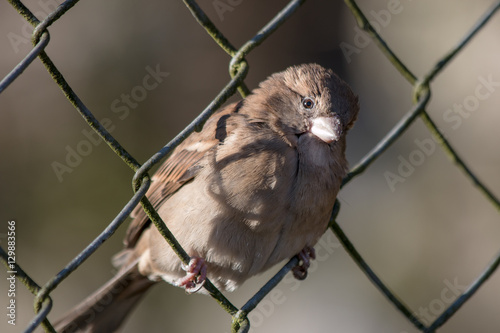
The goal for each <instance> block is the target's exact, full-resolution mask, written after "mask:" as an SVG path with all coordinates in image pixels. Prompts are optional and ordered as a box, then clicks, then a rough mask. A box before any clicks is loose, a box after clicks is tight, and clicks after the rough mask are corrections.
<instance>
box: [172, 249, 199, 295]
mask: <svg viewBox="0 0 500 333" xmlns="http://www.w3.org/2000/svg"><path fill="white" fill-rule="evenodd" d="M181 267H182V269H183V270H185V271H186V276H184V277H182V278H180V279H178V280H177V281H176V285H177V286H178V287H184V288H185V289H186V292H187V293H188V294H192V293H195V292H197V291H199V290H200V289H201V288H202V287H203V285H204V284H205V280H206V279H207V264H206V263H205V259H203V258H200V257H191V260H189V264H187V265H184V264H183V265H182V266H181Z"/></svg>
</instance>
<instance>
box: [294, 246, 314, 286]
mask: <svg viewBox="0 0 500 333" xmlns="http://www.w3.org/2000/svg"><path fill="white" fill-rule="evenodd" d="M297 256H298V258H299V259H300V262H299V265H297V266H295V267H294V268H292V273H293V276H294V277H295V278H296V279H297V280H304V279H305V278H306V277H307V269H308V268H309V266H311V259H316V251H315V250H314V248H313V247H311V246H306V247H304V248H303V249H302V251H300V252H299V254H297ZM301 262H302V264H301Z"/></svg>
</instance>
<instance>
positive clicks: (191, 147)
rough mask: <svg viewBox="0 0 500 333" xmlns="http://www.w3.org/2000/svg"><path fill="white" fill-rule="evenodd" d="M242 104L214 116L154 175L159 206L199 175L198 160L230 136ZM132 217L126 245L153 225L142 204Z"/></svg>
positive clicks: (152, 195)
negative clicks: (232, 119) (229, 129)
mask: <svg viewBox="0 0 500 333" xmlns="http://www.w3.org/2000/svg"><path fill="white" fill-rule="evenodd" d="M239 106H240V104H238V103H234V104H231V105H228V106H227V107H225V108H223V109H222V110H220V111H218V112H217V113H215V114H214V115H212V117H210V118H209V120H208V121H207V122H206V123H205V126H204V127H203V130H202V131H201V132H199V133H197V132H193V133H192V134H191V135H190V136H189V137H188V138H187V139H186V140H184V141H183V142H182V143H181V144H180V145H179V146H178V147H177V148H176V149H175V150H174V152H173V153H172V155H171V156H170V157H169V158H168V159H167V160H166V161H165V163H163V165H162V166H161V167H160V168H159V169H158V171H157V172H156V173H155V174H154V175H153V177H152V185H151V187H150V188H149V190H148V192H147V193H146V197H147V198H148V199H149V201H150V202H151V204H152V205H153V207H154V208H155V209H157V208H158V207H160V206H161V204H162V203H163V202H164V201H165V200H168V198H169V197H170V196H171V195H172V194H174V193H175V192H176V191H177V190H179V189H180V188H181V187H182V186H183V185H184V184H186V183H187V182H188V181H190V180H191V179H193V178H194V177H195V176H196V174H197V173H198V172H199V170H200V168H201V167H200V166H199V165H198V162H199V161H200V160H201V159H202V157H203V156H205V154H206V153H207V152H208V151H209V150H210V149H212V148H213V147H214V146H216V145H217V144H218V143H219V142H221V141H223V139H224V138H225V136H226V135H227V133H226V130H227V129H226V128H225V120H226V119H227V118H228V117H230V115H231V114H232V113H235V112H236V111H237V109H238V108H239ZM131 217H132V218H133V219H134V220H133V221H132V223H131V224H130V226H129V228H128V230H127V234H126V236H125V240H124V244H125V247H126V248H132V247H134V246H135V244H136V243H137V241H138V240H139V238H140V237H141V235H142V233H143V231H144V230H145V229H146V228H148V227H149V226H150V224H151V221H150V220H149V217H148V216H147V214H146V213H145V212H144V210H143V209H142V206H141V205H138V206H137V207H136V208H135V209H134V211H133V212H132V214H131Z"/></svg>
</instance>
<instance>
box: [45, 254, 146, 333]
mask: <svg viewBox="0 0 500 333" xmlns="http://www.w3.org/2000/svg"><path fill="white" fill-rule="evenodd" d="M153 284H155V282H154V281H151V280H149V279H148V278H147V277H145V276H143V275H141V274H140V273H139V271H138V270H137V264H136V263H134V264H132V265H130V266H128V267H127V268H125V269H122V270H120V271H119V272H118V274H117V275H116V276H115V277H113V278H112V279H111V280H109V281H108V282H107V283H106V284H105V285H104V286H102V287H101V288H100V289H98V290H97V291H96V292H94V293H93V294H92V295H90V296H89V297H87V298H86V299H85V300H83V301H82V302H81V303H80V304H78V305H77V306H76V307H74V308H73V309H71V310H70V311H69V312H67V313H66V314H65V315H64V317H63V318H61V319H59V320H58V321H57V322H56V323H55V324H54V328H55V329H56V331H57V332H59V333H73V332H79V333H83V332H86V333H111V332H117V330H118V328H119V327H120V325H121V324H122V323H123V321H124V320H125V319H126V318H127V315H128V314H129V313H130V311H132V309H133V308H134V307H135V306H136V305H137V303H138V302H139V300H140V299H141V297H142V296H143V295H144V294H145V293H146V291H147V290H148V289H149V288H150V287H151V286H152V285H153Z"/></svg>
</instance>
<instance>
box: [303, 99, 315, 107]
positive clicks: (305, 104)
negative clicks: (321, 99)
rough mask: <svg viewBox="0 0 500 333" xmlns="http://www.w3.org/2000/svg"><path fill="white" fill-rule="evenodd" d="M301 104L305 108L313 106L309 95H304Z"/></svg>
mask: <svg viewBox="0 0 500 333" xmlns="http://www.w3.org/2000/svg"><path fill="white" fill-rule="evenodd" d="M302 106H303V107H305V108H306V109H312V108H313V107H314V100H313V99H312V98H311V97H305V98H304V99H303V100H302Z"/></svg>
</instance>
